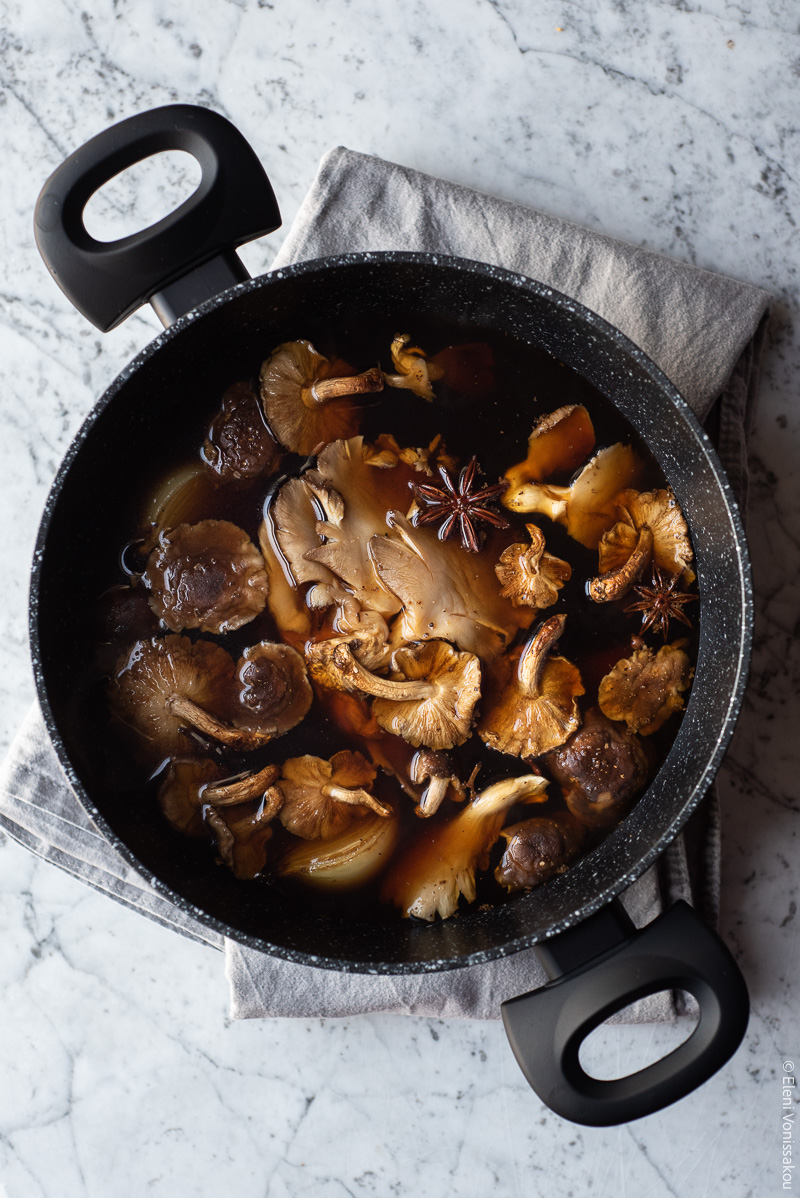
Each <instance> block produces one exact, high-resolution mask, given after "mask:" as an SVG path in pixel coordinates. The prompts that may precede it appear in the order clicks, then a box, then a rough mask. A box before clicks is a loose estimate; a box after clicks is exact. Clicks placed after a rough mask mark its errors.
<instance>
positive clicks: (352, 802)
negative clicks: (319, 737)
mask: <svg viewBox="0 0 800 1198" xmlns="http://www.w3.org/2000/svg"><path fill="white" fill-rule="evenodd" d="M376 772H377V771H376V769H375V767H374V766H373V765H371V764H370V762H369V761H367V759H366V757H363V756H362V755H361V753H354V752H351V751H350V750H349V749H344V750H342V752H340V753H334V755H333V757H331V759H330V761H325V759H324V758H322V757H313V756H311V754H308V753H307V754H305V755H304V756H303V757H291V758H290V759H289V760H288V761H285V762H284V763H283V767H282V769H281V772H280V781H279V783H278V785H279V786H280V789H281V790H282V791H283V794H284V804H283V807H282V808H281V813H280V819H281V823H282V824H283V826H284V827H285V828H286V829H287V830H288V831H289V832H292V833H293V834H294V835H295V836H300V837H302V839H303V840H330V839H331V838H332V837H334V836H338V835H339V834H340V833H341V832H344V831H345V829H346V828H348V827H350V826H351V825H352V824H353V823H355V822H357V821H358V820H359V819H361V820H363V818H364V816H365V815H366V809H369V810H370V811H373V812H374V813H375V814H376V815H380V816H381V817H383V818H386V817H388V816H390V815H391V814H392V812H391V809H390V808H389V807H386V806H385V805H384V804H383V803H381V802H379V801H378V799H376V798H375V796H374V795H373V794H371V793H370V791H369V790H368V789H367V787H369V786H371V785H372V783H373V782H374V781H375V775H376Z"/></svg>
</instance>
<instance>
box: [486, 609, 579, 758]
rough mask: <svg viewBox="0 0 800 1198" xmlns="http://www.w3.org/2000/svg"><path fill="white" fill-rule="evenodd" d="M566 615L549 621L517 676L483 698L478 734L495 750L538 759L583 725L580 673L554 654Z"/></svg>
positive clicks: (520, 661) (523, 654) (516, 660)
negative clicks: (580, 702) (552, 651)
mask: <svg viewBox="0 0 800 1198" xmlns="http://www.w3.org/2000/svg"><path fill="white" fill-rule="evenodd" d="M566 619H567V617H566V616H565V615H560V616H551V617H550V619H549V620H545V621H544V623H543V624H542V625H540V627H539V629H538V630H537V631H536V633H535V634H534V635H533V636H532V637H531V638H530V640H529V641H528V643H527V644H526V645H525V646H524V647H523V648H522V650H521V651H520V653H519V655H516V654H515V655H513V656H512V658H511V660H510V662H509V666H510V669H511V670H512V671H513V672H512V673H511V676H510V677H508V675H507V673H506V674H505V676H504V677H503V678H502V682H501V684H500V685H497V684H495V685H494V686H493V687H492V689H491V691H490V693H489V694H488V695H486V696H484V703H483V715H482V716H481V718H480V721H479V723H478V727H477V731H478V735H479V736H480V737H481V739H482V740H483V741H485V742H486V744H487V745H489V746H490V748H492V749H497V750H498V751H499V752H501V753H511V754H513V755H514V756H517V757H538V756H539V755H540V754H542V753H546V752H547V751H548V749H553V748H555V747H556V746H557V745H560V744H563V743H564V741H565V740H566V739H567V737H568V736H570V735H571V733H573V732H574V731H575V729H576V728H578V727H579V726H580V722H581V717H580V712H579V710H578V695H582V694H584V687H583V683H582V682H581V676H580V671H579V670H578V668H577V666H574V665H573V664H572V662H570V661H567V659H566V658H565V657H552V656H550V651H551V649H552V647H553V645H554V644H555V642H556V641H557V640H558V639H559V637H560V636H561V634H562V632H563V631H564V624H565V623H566ZM515 665H516V668H514V667H515Z"/></svg>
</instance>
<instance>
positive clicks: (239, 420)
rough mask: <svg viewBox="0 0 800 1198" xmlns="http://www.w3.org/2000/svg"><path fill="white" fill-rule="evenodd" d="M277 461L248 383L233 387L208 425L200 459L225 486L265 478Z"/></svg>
mask: <svg viewBox="0 0 800 1198" xmlns="http://www.w3.org/2000/svg"><path fill="white" fill-rule="evenodd" d="M279 457H280V450H279V448H278V445H277V442H276V441H275V439H274V438H273V437H272V436H271V434H270V431H269V429H268V428H267V426H266V425H265V423H264V417H263V416H262V414H261V407H260V405H259V402H258V397H257V395H256V393H255V391H254V390H253V388H252V387H251V386H250V384H249V383H234V384H233V386H232V387H228V389H227V391H226V392H225V394H224V395H223V397H222V402H221V404H220V409H219V411H218V412H217V414H216V415H215V416H214V419H213V420H212V421H211V424H210V426H209V429H208V434H207V436H206V440H205V444H204V445H203V458H204V459H205V461H206V462H207V463H208V465H209V466H210V467H211V469H212V470H213V471H214V473H215V474H216V475H218V476H219V478H221V479H223V480H224V481H225V482H229V481H231V480H235V479H241V478H258V477H259V476H260V475H262V474H268V473H269V472H270V471H271V470H274V469H275V467H276V466H277V464H278V459H279Z"/></svg>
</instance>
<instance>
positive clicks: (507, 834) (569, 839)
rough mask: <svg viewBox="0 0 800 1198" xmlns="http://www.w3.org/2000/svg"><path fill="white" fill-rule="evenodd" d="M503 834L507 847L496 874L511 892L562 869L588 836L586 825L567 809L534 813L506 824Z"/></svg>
mask: <svg viewBox="0 0 800 1198" xmlns="http://www.w3.org/2000/svg"><path fill="white" fill-rule="evenodd" d="M500 835H501V836H502V837H503V838H504V840H505V841H506V849H505V852H504V853H503V857H502V860H501V861H500V864H499V865H498V866H497V869H496V870H495V871H494V876H495V880H496V881H497V882H499V884H500V885H501V886H502V887H504V889H505V890H507V891H508V892H509V894H512V893H513V892H514V891H516V890H527V889H529V888H530V887H531V886H539V885H540V884H541V883H542V882H546V881H547V879H548V878H552V877H553V875H554V874H558V873H563V872H564V869H565V868H566V866H567V865H568V864H569V862H570V861H572V860H574V858H575V857H577V855H578V853H579V852H580V851H581V848H582V847H583V842H584V840H585V838H586V832H585V829H584V827H583V825H582V824H581V823H579V822H578V820H577V819H575V817H574V815H572V814H570V813H569V812H566V811H559V812H558V813H557V814H555V815H549V816H547V815H537V816H534V817H533V819H526V820H523V821H522V822H521V823H519V824H514V825H513V826H512V827H510V828H504V829H503V831H502V832H501V833H500Z"/></svg>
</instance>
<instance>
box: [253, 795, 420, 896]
mask: <svg viewBox="0 0 800 1198" xmlns="http://www.w3.org/2000/svg"><path fill="white" fill-rule="evenodd" d="M399 832H400V821H399V820H398V819H397V816H396V815H395V814H394V812H393V811H392V812H390V813H389V815H388V816H380V815H369V816H365V817H362V819H360V820H359V821H358V823H356V824H353V825H352V826H351V827H349V828H347V829H346V830H345V831H344V832H341V833H340V834H339V835H338V836H334V837H333V838H332V839H331V840H323V841H319V840H312V841H301V842H300V843H299V844H294V845H292V846H291V848H290V849H288V850H287V851H286V852H284V854H283V856H282V857H281V858H280V860H279V861H278V863H277V866H276V873H277V874H278V876H279V877H283V878H296V879H297V880H298V881H300V882H304V883H305V884H306V885H308V886H313V887H314V888H315V889H319V890H349V889H351V888H353V887H355V886H363V885H364V883H365V882H369V881H370V879H372V878H374V877H375V875H376V874H377V873H379V872H380V870H382V869H383V867H384V866H385V865H386V862H387V861H388V860H389V858H390V857H391V855H392V853H393V852H394V848H395V845H396V844H397V838H398V835H399Z"/></svg>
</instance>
